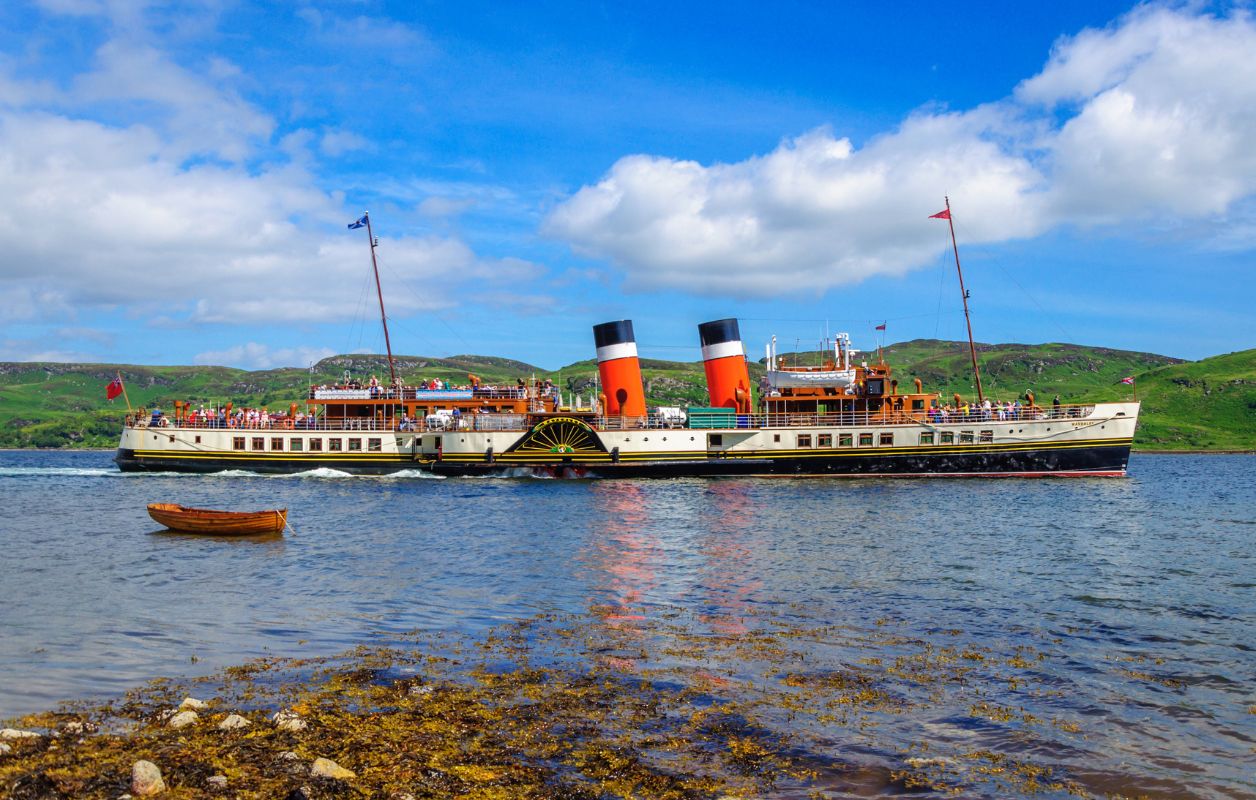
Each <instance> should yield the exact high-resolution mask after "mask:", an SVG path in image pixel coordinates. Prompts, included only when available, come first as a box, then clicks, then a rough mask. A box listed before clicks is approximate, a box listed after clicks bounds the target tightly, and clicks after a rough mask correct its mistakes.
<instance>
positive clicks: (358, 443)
mask: <svg viewBox="0 0 1256 800" xmlns="http://www.w3.org/2000/svg"><path fill="white" fill-rule="evenodd" d="M361 449H362V440H361V439H358V438H356V437H355V438H353V439H350V440H349V452H351V453H352V452H354V451H361Z"/></svg>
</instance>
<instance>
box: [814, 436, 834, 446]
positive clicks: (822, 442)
mask: <svg viewBox="0 0 1256 800" xmlns="http://www.w3.org/2000/svg"><path fill="white" fill-rule="evenodd" d="M832 446H833V434H831V433H822V434H820V435H819V436H817V437H816V447H832Z"/></svg>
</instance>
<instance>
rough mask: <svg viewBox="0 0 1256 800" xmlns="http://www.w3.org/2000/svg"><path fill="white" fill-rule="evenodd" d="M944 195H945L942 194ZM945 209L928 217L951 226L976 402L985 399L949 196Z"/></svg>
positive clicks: (952, 246)
mask: <svg viewBox="0 0 1256 800" xmlns="http://www.w3.org/2000/svg"><path fill="white" fill-rule="evenodd" d="M944 197H945V196H944ZM945 200H946V210H945V211H942V212H940V213H937V214H934V215H933V216H932V217H930V219H934V218H936V219H944V220H946V223H947V224H948V225H950V226H951V249H952V250H953V251H954V252H955V271H956V272H957V273H958V274H959V293H960V296H961V297H962V298H963V300H964V324H966V325H967V326H968V353H969V354H970V355H971V356H972V359H973V377H974V378H976V380H977V402H978V403H982V402H984V401H985V399H986V397H985V394H983V393H982V391H981V370H980V369H979V368H978V367H977V346H976V345H974V344H973V321H972V319H971V318H970V317H969V316H968V292H967V290H965V289H964V270H963V269H961V268H960V265H959V245H957V244H956V243H955V220H953V219H951V198H950V197H945Z"/></svg>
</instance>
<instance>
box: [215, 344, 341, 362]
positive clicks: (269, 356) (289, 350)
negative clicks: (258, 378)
mask: <svg viewBox="0 0 1256 800" xmlns="http://www.w3.org/2000/svg"><path fill="white" fill-rule="evenodd" d="M334 355H336V351H334V350H328V349H326V348H322V347H281V348H271V347H269V346H268V345H264V344H258V343H257V342H248V343H247V344H241V345H236V346H235V347H228V348H226V349H225V350H211V351H208V352H205V353H198V354H197V355H195V356H194V357H193V358H192V363H194V364H206V365H212V366H232V367H239V368H241V369H273V368H275V367H308V366H309V365H310V364H313V363H316V362H318V361H321V360H322V359H324V358H329V357H331V356H334Z"/></svg>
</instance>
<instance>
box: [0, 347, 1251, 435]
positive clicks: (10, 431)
mask: <svg viewBox="0 0 1256 800" xmlns="http://www.w3.org/2000/svg"><path fill="white" fill-rule="evenodd" d="M865 356H867V354H865ZM875 357H876V356H875V353H873V354H871V355H870V356H868V358H869V360H872V359H875ZM785 358H786V359H787V360H788V361H790V362H793V361H794V360H795V359H797V361H798V363H804V364H805V363H815V361H816V359H817V358H818V355H817V354H815V353H799V354H787V355H786V356H785ZM885 360H886V361H887V362H888V363H890V364H891V365H892V366H893V367H894V374H895V376H896V377H897V378H898V379H899V381H900V382H901V383H902V385H903V386H904V387H910V385H911V379H912V378H913V377H919V378H920V379H921V380H922V381H924V385H925V389H926V391H939V392H942V393H943V394H944V395H945V396H949V395H950V394H951V393H952V392H959V393H960V394H962V395H964V396H972V395H974V394H975V389H974V385H973V381H972V376H971V366H970V362H969V354H968V346H967V344H966V343H963V342H944V341H937V340H931V339H919V340H914V341H910V342H902V343H899V344H894V345H890V346H889V347H887V348H886V349H885ZM978 360H979V362H980V364H981V368H982V376H983V378H982V380H983V386H984V388H985V391H986V394H987V395H989V396H992V397H995V398H999V399H1002V398H1011V397H1015V396H1018V395H1023V393H1024V392H1025V391H1026V390H1027V389H1028V390H1032V391H1034V393H1035V394H1036V395H1037V396H1038V398H1039V399H1040V400H1043V401H1049V400H1050V398H1051V397H1053V396H1054V395H1056V394H1059V395H1060V396H1061V398H1062V399H1063V400H1064V401H1065V402H1080V401H1085V400H1094V401H1098V400H1115V399H1123V398H1128V397H1130V396H1131V390H1130V387H1128V386H1123V385H1121V384H1120V383H1119V381H1120V379H1121V378H1122V377H1124V376H1126V375H1134V376H1136V378H1137V382H1138V383H1137V386H1138V394H1139V398H1140V399H1142V400H1143V401H1144V406H1143V414H1142V419H1141V421H1140V426H1139V432H1138V437H1137V440H1136V446H1138V447H1140V448H1150V449H1201V450H1206V449H1253V450H1256V350H1246V351H1242V352H1238V353H1231V354H1229V355H1224V356H1216V357H1214V358H1208V359H1204V360H1203V361H1196V362H1182V361H1180V360H1179V359H1174V358H1168V357H1166V356H1159V355H1154V354H1151V353H1136V352H1130V351H1124V350H1112V349H1108V348H1100V347H1085V346H1081V345H1071V344H1040V345H1018V344H1000V345H979V346H978ZM396 361H397V371H398V375H400V376H401V377H402V378H403V379H404V380H405V381H406V383H408V384H411V385H413V384H416V383H418V382H419V381H420V380H430V379H432V378H439V379H441V380H449V381H450V382H451V383H455V384H459V383H466V381H467V374H468V373H474V374H476V375H478V376H480V378H482V379H483V380H484V381H485V382H486V383H513V382H514V381H515V380H516V379H517V378H526V377H530V376H533V375H535V376H537V377H549V378H553V379H554V380H555V382H556V383H558V385H559V386H561V387H563V389H564V391H573V392H578V393H580V394H582V395H585V396H586V397H587V396H589V395H590V394H591V393H593V392H594V391H595V386H596V376H597V365H596V363H595V362H594V361H592V360H588V361H580V362H576V363H574V364H570V365H568V366H565V367H563V368H561V369H559V370H556V371H552V372H551V371H546V370H543V369H541V368H539V367H536V366H534V365H531V364H527V363H524V362H520V361H512V360H509V359H502V358H494V357H491V356H473V355H459V356H452V357H449V358H422V357H415V356H399V357H398V358H397V359H396ZM641 366H642V374H643V377H644V379H645V384H646V395H647V398H648V399H649V402H650V404H651V405H679V406H685V405H703V404H705V403H706V382H705V377H704V375H703V369H702V364H701V362H678V361H661V360H654V359H643V360H642V362H641ZM763 369H764V367H763V365H762V364H760V363H757V362H751V364H750V370H751V379H752V381H753V382H755V383H757V381H758V378H759V376H760V375H761V374H762V372H763ZM346 370H348V371H350V372H351V373H352V374H353V375H354V376H357V377H360V378H368V377H369V376H371V375H376V376H379V377H380V378H382V379H385V380H386V379H387V375H388V363H387V359H385V358H384V357H383V356H381V355H343V356H334V357H332V358H328V359H324V360H323V361H321V362H319V363H318V364H316V365H315V366H314V368H313V369H312V370H305V369H292V368H284V369H273V370H260V371H246V370H239V369H230V368H226V367H144V366H127V365H108V364H49V363H0V447H112V446H114V445H115V444H116V443H117V435H118V426H119V419H120V416H121V415H122V414H123V413H125V405H124V404H123V401H122V399H121V398H119V399H118V400H116V401H115V402H114V403H112V404H111V403H108V402H106V401H105V399H104V387H105V385H106V384H107V383H108V382H109V381H110V380H111V379H112V378H113V376H114V373H115V372H117V371H121V373H122V376H123V378H124V380H125V381H126V386H127V392H128V394H129V396H130V400H131V404H132V405H134V406H141V405H143V406H147V407H149V408H152V407H154V406H158V407H164V408H169V407H170V406H171V404H172V401H174V400H175V399H180V400H187V401H190V402H193V403H197V404H201V403H203V404H205V405H213V404H215V403H221V402H226V401H228V400H230V401H231V402H233V403H235V404H236V405H237V406H255V407H257V406H266V407H269V408H272V409H281V408H286V407H287V406H288V404H289V403H292V402H298V403H301V402H303V400H304V397H305V391H306V387H307V386H308V385H309V384H310V383H311V382H313V383H327V382H333V381H336V380H338V379H339V378H340V377H341V376H342V375H343V373H344V372H345V371H346Z"/></svg>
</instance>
